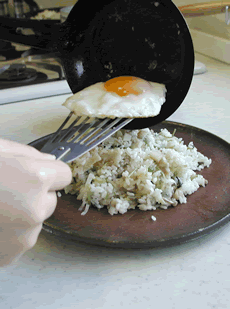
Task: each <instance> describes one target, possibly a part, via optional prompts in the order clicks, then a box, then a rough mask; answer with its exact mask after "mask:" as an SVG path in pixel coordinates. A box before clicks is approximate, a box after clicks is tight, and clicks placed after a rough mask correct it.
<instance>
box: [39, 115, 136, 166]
mask: <svg viewBox="0 0 230 309" xmlns="http://www.w3.org/2000/svg"><path fill="white" fill-rule="evenodd" d="M73 115H74V113H73V112H71V113H70V114H69V115H68V117H67V118H66V119H65V121H64V122H63V123H62V125H61V126H60V128H59V129H58V130H57V131H56V133H54V134H52V135H51V137H50V139H49V140H48V142H47V143H46V144H45V145H44V146H43V147H42V149H41V152H46V153H50V154H53V155H55V156H56V159H57V160H62V161H64V162H66V163H69V162H72V161H74V160H75V159H76V158H78V157H80V156H82V155H83V154H84V153H86V152H87V151H89V150H91V149H93V148H94V147H96V146H97V145H98V144H100V143H102V142H103V141H104V140H105V139H107V138H108V137H109V136H111V135H112V134H114V133H115V132H116V131H118V130H120V129H121V128H123V127H124V126H125V125H127V124H128V123H129V122H130V121H132V119H126V118H115V119H109V118H105V119H97V118H90V117H77V118H76V119H75V120H74V121H73V122H72V123H71V118H72V116H73ZM68 123H69V127H68V128H67V129H64V127H65V126H66V125H68Z"/></svg>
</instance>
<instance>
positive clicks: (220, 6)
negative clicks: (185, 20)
mask: <svg viewBox="0 0 230 309" xmlns="http://www.w3.org/2000/svg"><path fill="white" fill-rule="evenodd" d="M226 6H230V1H221V2H220V1H219V2H217V1H212V2H203V3H195V4H189V5H185V6H179V7H178V9H179V10H180V12H181V13H182V15H183V16H184V17H196V16H207V15H213V14H221V13H224V12H225V8H226Z"/></svg>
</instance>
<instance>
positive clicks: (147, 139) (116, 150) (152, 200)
mask: <svg viewBox="0 0 230 309" xmlns="http://www.w3.org/2000/svg"><path fill="white" fill-rule="evenodd" d="M210 164H211V159H208V158H207V157H206V156H204V155H203V154H201V153H200V152H198V151H197V148H196V147H195V146H194V145H193V142H190V143H189V144H188V146H186V145H185V144H184V141H183V140H182V139H181V138H177V137H176V136H174V133H173V134H171V133H170V132H169V131H168V130H167V129H162V130H161V131H160V132H159V133H156V132H154V131H152V130H150V129H142V130H134V131H127V130H120V131H118V132H117V133H115V135H113V136H112V137H110V138H109V139H107V140H106V141H104V142H103V143H102V144H101V145H99V146H98V147H96V148H94V149H93V150H91V151H89V152H88V153H86V154H84V155H83V156H81V157H80V158H77V159H76V160H75V161H74V162H72V163H70V164H69V165H70V167H71V170H72V174H73V179H72V182H71V184H70V185H69V186H67V187H66V188H65V193H70V194H72V195H76V197H77V199H78V200H81V201H82V206H81V208H80V210H81V211H83V212H82V214H86V213H87V211H88V209H89V207H91V205H93V206H95V207H97V208H98V209H100V208H104V207H106V208H107V209H108V212H109V213H110V214H111V215H114V214H118V213H120V214H124V213H125V212H127V211H128V210H129V209H135V208H136V207H137V208H139V209H140V210H143V211H146V210H156V209H157V208H162V209H167V208H168V207H169V206H174V207H175V206H177V204H178V202H179V203H181V204H182V203H186V202H187V197H186V196H187V195H190V194H192V193H194V192H195V191H197V190H198V188H199V187H200V186H203V187H205V185H206V184H207V183H208V181H207V180H206V179H204V177H203V176H202V175H199V174H196V172H195V171H201V170H202V169H203V168H204V167H209V165H210Z"/></svg>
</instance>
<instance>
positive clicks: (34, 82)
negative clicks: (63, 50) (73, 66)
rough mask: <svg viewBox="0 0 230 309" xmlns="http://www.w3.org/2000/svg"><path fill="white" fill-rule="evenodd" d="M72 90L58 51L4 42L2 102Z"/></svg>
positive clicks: (0, 72) (0, 47) (1, 51)
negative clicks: (51, 51) (56, 52)
mask: <svg viewBox="0 0 230 309" xmlns="http://www.w3.org/2000/svg"><path fill="white" fill-rule="evenodd" d="M66 93H71V90H70V88H69V85H68V83H67V81H66V79H65V74H64V72H63V69H62V66H61V64H60V60H59V59H58V57H57V56H56V55H55V54H51V53H49V52H47V51H44V50H39V49H34V48H31V47H27V46H23V45H19V44H14V43H5V42H3V41H0V104H8V103H13V102H18V101H25V100H30V99H37V98H42V97H47V96H53V95H60V94H66Z"/></svg>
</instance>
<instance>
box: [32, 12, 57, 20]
mask: <svg viewBox="0 0 230 309" xmlns="http://www.w3.org/2000/svg"><path fill="white" fill-rule="evenodd" d="M60 18H61V13H60V12H56V11H54V10H44V11H42V12H39V13H38V14H37V15H36V16H33V17H31V19H38V20H41V19H56V20H59V19H60Z"/></svg>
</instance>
